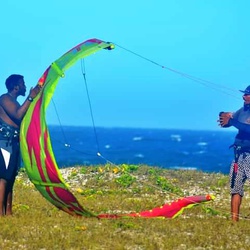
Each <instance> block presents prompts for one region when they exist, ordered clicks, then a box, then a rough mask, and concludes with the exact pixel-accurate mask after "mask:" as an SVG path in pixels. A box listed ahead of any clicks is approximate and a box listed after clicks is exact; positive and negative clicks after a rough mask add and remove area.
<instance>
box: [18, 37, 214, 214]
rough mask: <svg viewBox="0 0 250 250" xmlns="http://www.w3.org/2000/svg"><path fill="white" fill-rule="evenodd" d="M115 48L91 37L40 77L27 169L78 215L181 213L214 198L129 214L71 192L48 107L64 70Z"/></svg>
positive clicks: (25, 129)
mask: <svg viewBox="0 0 250 250" xmlns="http://www.w3.org/2000/svg"><path fill="white" fill-rule="evenodd" d="M113 48H114V44H112V43H108V42H104V41H101V40H98V39H90V40H87V41H85V42H83V43H81V44H79V45H77V46H75V47H74V48H73V49H71V50H69V51H68V52H67V53H65V54H64V55H63V56H62V57H60V58H59V59H58V60H56V61H55V62H53V63H52V64H51V65H50V66H49V67H48V68H47V69H46V71H45V72H44V74H43V75H42V77H41V78H40V79H39V81H38V84H39V85H40V86H41V87H42V90H41V92H40V93H39V95H38V96H37V97H36V98H35V99H34V101H33V102H32V103H31V105H30V108H29V109H28V111H27V113H26V115H25V117H24V119H23V121H22V124H21V130H20V146H21V154H22V158H23V161H24V165H25V168H26V172H27V174H28V176H29V178H30V180H31V182H32V183H33V184H34V185H35V187H36V188H37V189H38V190H39V191H40V193H41V194H42V195H43V196H44V197H45V198H46V199H47V200H48V201H49V202H51V203H52V204H53V205H55V206H56V207H57V208H59V209H61V210H63V211H64V212H67V213H69V214H71V215H74V216H84V217H96V218H119V217H122V216H132V217H138V216H141V217H167V218H173V217H175V216H177V215H178V214H179V213H181V211H182V210H183V209H184V208H187V207H191V206H194V205H196V204H198V203H203V202H207V201H211V200H212V199H213V197H212V196H210V195H207V196H191V197H186V198H183V199H180V200H178V201H175V202H173V203H171V204H165V205H164V206H162V207H158V208H154V209H152V210H150V211H143V212H140V213H131V214H127V215H112V214H100V215H97V214H95V213H92V212H90V211H88V210H86V209H85V208H83V207H82V206H81V205H80V204H79V202H78V200H77V199H76V197H75V196H74V195H73V194H72V193H71V192H70V190H69V187H68V185H67V184H66V183H65V181H64V180H63V178H62V176H61V173H60V171H59V168H58V166H57V163H56V160H55V156H54V153H53V149H52V145H51V140H50V135H49V131H48V127H47V124H46V119H45V118H46V117H45V111H46V108H47V107H48V105H49V103H50V100H51V98H52V96H53V93H54V91H55V88H56V86H57V83H58V82H59V79H60V78H61V77H64V72H65V71H66V70H67V69H68V68H70V67H71V66H72V65H74V63H76V61H77V60H79V59H81V58H84V57H86V56H89V55H91V54H93V53H95V52H97V51H99V50H102V49H108V50H111V49H113Z"/></svg>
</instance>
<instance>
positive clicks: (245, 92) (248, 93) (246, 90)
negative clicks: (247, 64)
mask: <svg viewBox="0 0 250 250" xmlns="http://www.w3.org/2000/svg"><path fill="white" fill-rule="evenodd" d="M240 92H242V93H244V94H247V95H250V85H249V86H248V87H247V88H246V89H245V90H240Z"/></svg>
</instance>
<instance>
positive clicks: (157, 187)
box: [0, 164, 250, 250]
mask: <svg viewBox="0 0 250 250" xmlns="http://www.w3.org/2000/svg"><path fill="white" fill-rule="evenodd" d="M60 171H61V173H62V175H63V177H64V179H65V180H66V182H67V183H68V184H69V185H70V190H71V191H72V192H73V193H74V195H75V196H76V197H77V199H78V200H79V202H80V203H81V204H82V206H83V207H84V208H86V209H88V210H90V211H93V212H95V213H127V212H135V211H136V212H138V211H142V210H147V209H150V208H153V207H156V206H160V205H162V204H164V203H166V202H171V201H174V200H177V199H179V198H182V197H184V196H190V195H206V194H213V195H214V196H215V200H214V201H213V202H211V203H208V204H206V205H198V206H196V207H194V208H191V209H186V210H185V211H184V212H183V214H182V215H180V216H179V217H177V218H175V219H159V218H157V219H156V218H154V219H145V218H122V219H100V220H98V219H96V218H84V217H80V218H76V217H72V216H70V215H68V214H66V213H65V212H62V211H59V210H58V209H56V208H55V207H54V206H52V205H51V204H50V203H48V202H47V201H46V200H45V199H44V198H43V197H42V196H41V195H40V193H39V192H38V191H37V190H36V189H35V188H34V186H33V184H32V183H30V181H29V179H28V177H27V175H26V173H25V171H24V170H23V171H21V172H20V173H19V175H18V178H17V181H16V184H15V189H14V204H13V206H14V207H13V215H12V216H6V217H1V218H0V228H1V233H0V248H1V249H25V250H26V249H27V250H29V249H32V250H33V249H36V250H38V249H40V250H51V249H53V250H54V249H55V250H57V249H58V250H59V249H60V250H61V249H65V250H66V249H67V250H71V249H72V250H78V249H79V250H80V249H81V250H84V249H91V250H92V249H93V250H94V249H115V250H119V249H127V250H137V249H138V250H139V249H140V250H143V249H145V250H151V249H157V250H158V249H159V250H160V249H175V250H176V249H177V250H182V249H189V250H190V249H196V250H201V249H248V248H249V244H250V223H249V218H248V215H249V212H250V211H249V203H250V196H249V194H250V192H249V191H250V190H249V186H246V187H245V191H246V195H245V197H244V198H243V203H242V209H241V219H240V221H239V222H238V223H233V222H232V221H231V219H230V195H229V184H228V176H227V175H223V174H221V173H205V172H200V171H193V170H191V171H190V170H189V171H188V170H169V169H161V168H157V167H149V166H143V165H142V166H139V165H126V164H123V165H119V166H115V167H114V166H111V165H105V166H104V165H100V166H90V167H86V166H74V167H71V168H65V169H61V170H60Z"/></svg>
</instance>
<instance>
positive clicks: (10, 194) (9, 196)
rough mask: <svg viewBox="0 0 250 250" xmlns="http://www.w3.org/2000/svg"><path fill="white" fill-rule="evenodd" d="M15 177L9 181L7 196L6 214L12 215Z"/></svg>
mask: <svg viewBox="0 0 250 250" xmlns="http://www.w3.org/2000/svg"><path fill="white" fill-rule="evenodd" d="M14 182H15V179H14V180H12V181H10V182H8V183H7V186H6V196H5V214H6V215H12V199H13V185H14Z"/></svg>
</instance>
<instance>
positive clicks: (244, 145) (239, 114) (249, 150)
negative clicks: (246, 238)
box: [218, 86, 250, 221]
mask: <svg viewBox="0 0 250 250" xmlns="http://www.w3.org/2000/svg"><path fill="white" fill-rule="evenodd" d="M240 91H241V92H243V100H244V105H243V107H242V108H240V109H239V110H237V111H236V112H234V113H233V112H220V114H219V120H218V122H219V125H220V126H221V127H224V128H225V127H231V126H233V127H235V128H236V129H238V133H237V135H236V137H235V140H234V144H233V145H232V146H233V147H234V160H233V162H232V164H231V168H230V189H231V215H232V220H233V221H238V220H239V213H240V205H241V202H242V197H243V196H244V189H243V187H244V184H245V182H246V180H247V179H248V180H250V86H248V87H247V88H246V89H245V90H240Z"/></svg>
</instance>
